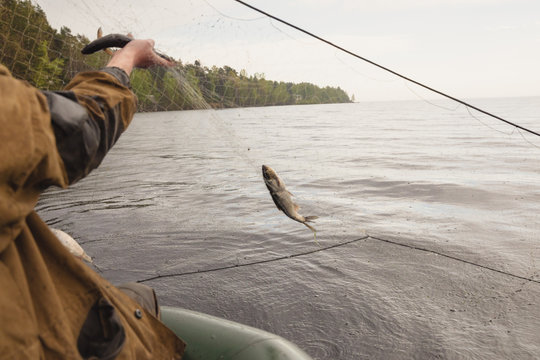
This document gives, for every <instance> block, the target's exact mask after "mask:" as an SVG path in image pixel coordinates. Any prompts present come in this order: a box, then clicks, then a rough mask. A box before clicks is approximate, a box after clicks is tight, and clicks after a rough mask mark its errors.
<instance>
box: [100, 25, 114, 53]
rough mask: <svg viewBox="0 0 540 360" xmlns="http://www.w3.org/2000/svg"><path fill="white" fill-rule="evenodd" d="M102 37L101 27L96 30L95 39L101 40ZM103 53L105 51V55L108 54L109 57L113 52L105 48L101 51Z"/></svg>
mask: <svg viewBox="0 0 540 360" xmlns="http://www.w3.org/2000/svg"><path fill="white" fill-rule="evenodd" d="M101 37H103V30H101V26H100V27H99V29H98V30H97V38H98V39H99V38H101ZM103 51H105V53H107V54H109V55H111V56H112V55H113V52H112V50H111V49H109V48H106V49H103Z"/></svg>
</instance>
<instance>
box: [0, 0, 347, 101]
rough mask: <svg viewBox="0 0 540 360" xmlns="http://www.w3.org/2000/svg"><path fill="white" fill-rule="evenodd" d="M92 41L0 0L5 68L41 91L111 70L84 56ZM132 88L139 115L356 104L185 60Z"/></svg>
mask: <svg viewBox="0 0 540 360" xmlns="http://www.w3.org/2000/svg"><path fill="white" fill-rule="evenodd" d="M89 42H90V40H89V39H88V38H86V37H85V36H82V35H74V34H72V33H71V30H70V29H69V28H67V27H62V28H61V29H60V30H59V31H58V30H56V29H54V28H52V26H51V25H50V24H49V22H48V21H47V17H46V14H45V12H44V11H43V10H42V9H41V8H40V7H39V6H38V5H34V4H32V2H31V1H30V0H0V63H1V64H3V65H5V66H6V67H7V68H8V69H9V70H10V71H11V72H12V74H13V75H14V76H16V77H18V78H21V79H24V80H27V81H28V82H30V83H31V84H33V85H35V86H36V87H38V88H41V89H47V90H58V89H61V88H62V87H63V86H65V85H66V84H67V83H68V82H69V81H70V79H71V78H72V77H73V76H74V75H75V74H77V73H78V72H80V71H86V70H92V69H98V68H101V67H103V66H105V64H106V63H107V61H108V59H109V55H107V54H105V53H104V52H99V53H96V54H92V55H88V56H84V55H82V54H81V49H82V48H83V47H84V46H85V45H86V44H88V43H89ZM131 83H132V88H133V91H134V92H135V94H136V95H137V97H138V100H139V103H138V106H139V111H165V110H188V109H201V108H230V107H249V106H269V105H293V104H323V103H346V102H351V99H350V98H349V96H348V95H347V93H346V92H345V91H343V90H342V89H340V88H339V87H337V88H334V87H328V86H327V87H323V88H321V87H319V86H317V85H314V84H311V83H305V82H304V83H299V84H294V83H292V82H283V81H279V82H278V81H271V80H267V79H265V76H264V75H263V74H255V75H248V74H247V73H246V71H245V70H241V71H237V70H235V69H233V68H231V67H229V66H223V67H217V66H212V67H206V66H203V65H201V63H200V61H195V62H194V63H193V64H188V63H186V64H183V63H182V61H181V60H180V59H179V60H177V65H176V66H174V67H173V68H170V69H164V68H153V69H151V70H150V71H138V70H135V71H134V72H133V74H132V77H131Z"/></svg>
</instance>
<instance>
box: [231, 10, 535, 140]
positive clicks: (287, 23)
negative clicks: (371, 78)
mask: <svg viewBox="0 0 540 360" xmlns="http://www.w3.org/2000/svg"><path fill="white" fill-rule="evenodd" d="M234 1H236V2H237V3H240V4H242V5H244V6H246V7H248V8H250V9H252V10H254V11H256V12H258V13H261V14H263V15H265V16H268V17H269V18H271V19H274V20H276V21H279V22H280V23H282V24H285V25H287V26H289V27H291V28H293V29H296V30H298V31H300V32H303V33H304V34H306V35H309V36H311V37H313V38H315V39H317V40H319V41H322V42H324V43H326V44H328V45H330V46H332V47H334V48H336V49H338V50H340V51H343V52H344V53H347V54H349V55H351V56H354V57H355V58H358V59H360V60H363V61H365V62H367V63H369V64H371V65H374V66H376V67H378V68H380V69H382V70H384V71H387V72H389V73H391V74H394V75H396V76H398V77H400V78H402V79H405V80H407V81H409V82H411V83H413V84H416V85H418V86H421V87H423V88H424V89H427V90H429V91H432V92H434V93H436V94H439V95H441V96H444V97H446V98H448V99H450V100H453V101H455V102H458V103H460V104H462V105H465V106H466V107H468V108H471V109H474V110H476V111H478V112H481V113H482V114H485V115H488V116H491V117H492V118H495V119H497V120H499V121H502V122H504V123H506V124H508V125H511V126H514V127H516V128H518V129H521V130H523V131H526V132H528V133H531V134H533V135H536V136H540V133H538V132H536V131H533V130H530V129H527V128H525V127H523V126H521V125H518V124H516V123H513V122H511V121H509V120H506V119H503V118H501V117H499V116H497V115H494V114H492V113H490V112H487V111H485V110H482V109H480V108H478V107H476V106H474V105H471V104H469V103H467V102H465V101H463V100H460V99H458V98H456V97H453V96H450V95H448V94H446V93H444V92H442V91H439V90H436V89H434V88H432V87H430V86H427V85H425V84H423V83H421V82H419V81H416V80H413V79H411V78H409V77H407V76H405V75H402V74H400V73H398V72H396V71H394V70H391V69H389V68H387V67H385V66H382V65H380V64H378V63H376V62H374V61H371V60H369V59H367V58H365V57H363V56H360V55H358V54H356V53H354V52H352V51H350V50H347V49H345V48H343V47H341V46H339V45H336V44H334V43H333V42H331V41H328V40H326V39H324V38H322V37H320V36H317V35H315V34H313V33H311V32H309V31H307V30H304V29H302V28H300V27H298V26H296V25H293V24H291V23H289V22H287V21H285V20H282V19H280V18H278V17H277V16H274V15H271V14H269V13H267V12H265V11H263V10H260V9H258V8H256V7H255V6H253V5H250V4H247V3H245V2H243V1H241V0H234Z"/></svg>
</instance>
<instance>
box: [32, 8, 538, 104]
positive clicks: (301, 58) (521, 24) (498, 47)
mask: <svg viewBox="0 0 540 360" xmlns="http://www.w3.org/2000/svg"><path fill="white" fill-rule="evenodd" d="M36 2H37V3H38V4H39V5H40V6H41V7H42V8H43V9H44V10H45V12H46V14H47V16H48V18H49V21H50V22H51V24H52V25H53V26H54V27H57V28H59V27H60V26H62V25H64V26H67V27H69V28H70V29H71V30H72V31H73V32H74V33H82V34H85V35H87V36H88V37H90V38H94V37H95V32H96V30H97V28H98V27H100V26H101V27H103V30H104V33H112V32H123V33H126V32H128V31H130V32H132V33H133V34H134V35H135V36H136V37H143V38H148V37H150V38H153V39H155V40H156V47H157V48H159V49H160V50H161V51H163V52H165V53H168V54H170V55H172V56H174V57H176V58H181V59H182V60H183V61H184V62H186V61H189V62H192V61H193V60H195V59H200V60H201V62H202V64H203V65H206V66H209V67H210V66H212V65H218V66H222V65H229V66H231V67H233V68H236V69H238V70H240V69H246V70H247V72H248V73H249V74H253V73H256V72H257V73H264V74H265V76H266V78H267V79H271V80H283V81H293V82H300V81H308V82H312V83H316V84H318V85H322V86H325V85H330V86H340V87H341V88H343V89H344V90H346V91H347V92H348V93H349V95H352V94H354V95H355V98H356V100H357V101H362V100H397V99H415V98H417V96H420V97H423V98H430V99H432V98H437V96H434V95H432V94H430V93H428V92H426V91H423V90H421V89H419V88H417V87H415V86H412V85H409V86H407V85H406V84H405V82H404V81H402V80H399V79H397V78H396V77H395V76H391V75H388V74H386V73H385V72H383V71H381V70H378V69H377V68H375V67H373V66H372V65H369V64H366V63H364V62H362V61H360V60H358V59H355V58H353V57H351V56H349V55H347V54H344V53H341V52H339V51H338V50H336V49H333V48H331V47H329V46H328V45H325V44H322V43H320V42H318V41H317V40H314V39H312V38H309V37H307V36H306V35H303V34H302V33H300V32H298V31H296V30H293V29H291V28H288V27H286V26H284V25H282V24H280V23H278V22H276V21H274V20H272V21H271V20H269V19H267V18H265V17H263V16H262V15H260V14H258V13H256V12H254V11H252V10H249V9H247V8H245V7H243V6H242V5H240V4H238V3H237V2H235V1H233V0H174V1H173V0H163V1H155V2H149V1H147V0H145V1H142V0H132V1H127V0H116V1H114V0H107V1H105V0H93V1H90V0H87V1H77V0H38V1H36ZM246 2H248V3H250V4H252V5H254V6H256V7H260V8H261V9H262V10H265V11H267V12H269V13H271V14H273V15H275V16H277V17H280V18H283V19H284V20H286V21H288V22H291V23H293V24H295V25H297V26H299V27H303V28H305V29H306V30H308V31H311V32H313V33H315V34H316V35H319V36H321V37H324V38H327V39H328V40H329V41H332V42H334V43H335V44H337V45H340V46H342V47H345V48H347V49H349V50H351V51H353V52H356V53H358V54H359V55H361V56H363V57H365V58H368V59H370V60H372V61H375V62H378V63H380V64H381V65H383V66H386V67H389V68H391V69H393V70H395V71H397V72H399V73H402V74H403V75H405V76H408V77H412V78H414V79H416V80H418V81H421V82H425V83H427V84H428V85H429V86H431V87H434V88H437V89H439V90H441V91H444V92H449V93H450V94H451V95H453V96H455V97H458V98H481V97H506V96H540V69H539V66H540V16H539V15H540V1H539V0H377V1H375V0H288V1H285V0H272V1H268V0H267V1H263V0H248V1H246Z"/></svg>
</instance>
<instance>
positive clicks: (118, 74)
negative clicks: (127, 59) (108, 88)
mask: <svg viewBox="0 0 540 360" xmlns="http://www.w3.org/2000/svg"><path fill="white" fill-rule="evenodd" d="M100 71H103V72H106V73H107V74H110V75H112V76H114V77H115V78H116V79H118V81H119V82H120V83H121V84H122V85H124V86H125V87H127V88H130V89H131V82H130V81H129V75H128V74H127V73H126V72H125V71H124V70H123V69H120V68H119V67H116V66H110V67H104V68H103V69H100Z"/></svg>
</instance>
